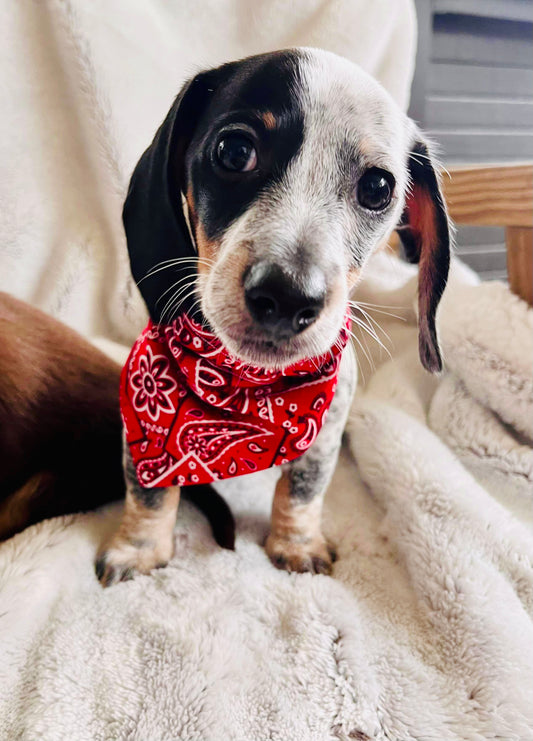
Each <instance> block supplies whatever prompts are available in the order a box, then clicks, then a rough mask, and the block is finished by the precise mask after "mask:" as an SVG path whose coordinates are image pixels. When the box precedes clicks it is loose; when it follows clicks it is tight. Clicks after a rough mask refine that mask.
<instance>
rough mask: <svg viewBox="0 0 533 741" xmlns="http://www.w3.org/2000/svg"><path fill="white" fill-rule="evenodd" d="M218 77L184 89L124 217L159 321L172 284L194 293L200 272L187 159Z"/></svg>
mask: <svg viewBox="0 0 533 741" xmlns="http://www.w3.org/2000/svg"><path fill="white" fill-rule="evenodd" d="M212 74H213V71H209V72H203V73H200V74H198V75H196V77H194V78H193V79H192V80H190V81H189V82H187V83H186V84H185V85H184V87H183V88H182V90H181V92H180V93H179V94H178V96H177V98H176V99H175V101H174V103H173V104H172V107H171V109H170V111H169V112H168V114H167V117H166V118H165V120H164V121H163V123H162V124H161V126H160V128H159V130H158V131H157V133H156V135H155V137H154V140H153V142H152V144H151V145H150V146H149V147H148V149H147V150H146V151H145V152H144V154H143V155H142V157H141V159H140V160H139V162H138V164H137V166H136V168H135V170H134V172H133V175H132V178H131V181H130V186H129V190H128V195H127V197H126V201H125V203H124V209H123V212H122V218H123V222H124V228H125V231H126V238H127V242H128V253H129V258H130V265H131V271H132V274H133V278H134V280H135V282H136V283H137V285H138V286H139V289H140V291H141V294H142V297H143V299H144V302H145V303H146V306H147V308H148V311H149V313H150V317H151V318H152V320H153V321H154V322H156V323H158V322H161V321H162V320H163V319H164V317H162V313H163V309H164V307H165V304H166V301H167V300H168V298H169V294H170V288H171V287H172V285H175V284H176V282H177V281H180V283H179V284H178V286H177V288H180V287H183V286H185V288H186V289H188V288H190V287H189V286H188V283H189V281H192V280H193V279H194V278H195V276H196V274H197V273H196V270H197V265H196V260H195V257H196V256H197V252H196V249H195V247H194V245H193V243H192V241H191V237H190V235H189V229H188V226H187V223H186V221H185V216H184V213H183V206H182V188H183V187H184V186H183V178H184V157H185V152H186V150H187V146H188V144H189V142H190V140H191V138H192V136H193V134H194V130H195V126H196V123H197V121H198V119H199V118H200V116H201V114H202V112H203V111H204V109H205V108H206V106H207V104H208V102H209V96H210V95H211V94H212V92H213V88H212V87H211V86H210V76H211V75H212ZM178 258H185V259H184V260H181V261H180V262H179V263H176V262H174V264H172V265H171V263H170V262H168V261H171V260H172V261H176V260H177V259H178ZM187 258H192V259H187ZM169 266H170V267H169ZM175 287H176V285H175ZM187 293H190V290H184V292H183V294H184V295H185V294H187ZM193 301H194V299H192V298H189V300H188V301H184V303H183V309H184V310H185V311H186V310H188V309H190V308H191V304H192V303H193Z"/></svg>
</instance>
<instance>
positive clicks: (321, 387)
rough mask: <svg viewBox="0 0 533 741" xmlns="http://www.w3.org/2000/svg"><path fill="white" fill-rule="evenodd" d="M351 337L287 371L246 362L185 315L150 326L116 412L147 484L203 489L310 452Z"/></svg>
mask: <svg viewBox="0 0 533 741" xmlns="http://www.w3.org/2000/svg"><path fill="white" fill-rule="evenodd" d="M347 341H348V332H347V331H346V329H345V328H343V329H342V331H341V333H340V335H339V340H338V342H337V343H336V344H335V345H334V346H333V347H332V348H331V350H330V351H329V352H328V353H326V354H325V355H323V356H321V357H318V358H313V359H311V360H302V361H300V362H299V363H296V364H294V365H292V366H290V367H289V368H286V369H285V370H283V371H270V370H265V369H263V368H258V367H255V366H252V365H245V364H243V363H242V362H240V361H238V360H235V359H234V358H232V357H231V356H230V355H229V353H228V352H227V351H226V350H225V349H224V347H223V346H222V345H221V343H220V340H218V339H217V338H216V337H215V335H213V334H211V333H210V332H207V331H206V330H205V329H203V328H202V327H201V326H200V325H199V324H197V323H196V322H194V321H193V320H192V319H190V318H189V317H188V316H187V315H186V314H182V315H181V316H180V317H178V319H176V320H175V321H174V322H173V323H172V324H170V325H162V324H160V325H156V324H154V323H153V322H151V321H150V322H149V323H148V326H147V327H146V329H145V330H144V332H143V333H142V334H141V336H140V337H139V338H138V340H137V342H136V343H135V345H134V346H133V349H132V351H131V353H130V355H129V358H128V360H127V362H126V365H125V366H124V369H123V371H122V378H121V384H120V406H121V412H122V419H123V422H124V429H125V433H126V440H127V442H128V445H129V448H130V452H131V456H132V459H133V464H134V466H135V469H136V473H137V478H138V480H139V483H140V484H141V486H143V487H145V488H150V487H153V486H157V487H159V486H175V485H179V486H183V485H187V484H206V483H210V482H211V481H214V480H216V479H226V478H231V477H233V476H240V475H241V474H244V473H251V472H252V471H261V470H263V469H265V468H270V466H277V465H280V464H281V463H288V462H289V461H291V460H293V459H294V458H298V456H300V455H302V453H305V451H306V450H307V449H308V448H309V446H310V445H311V444H312V443H313V442H314V440H315V438H316V436H317V435H318V433H319V431H320V428H321V427H322V424H323V422H324V420H325V418H326V414H327V412H328V409H329V406H330V404H331V400H332V399H333V394H334V393H335V388H336V386H337V375H338V372H339V365H340V360H341V355H342V350H343V349H344V347H345V345H346V343H347Z"/></svg>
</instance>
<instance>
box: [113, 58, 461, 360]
mask: <svg viewBox="0 0 533 741" xmlns="http://www.w3.org/2000/svg"><path fill="white" fill-rule="evenodd" d="M124 223H125V228H126V234H127V239H128V249H129V253H130V261H131V265H132V272H133V276H134V278H135V280H136V281H137V282H138V284H139V286H140V289H141V292H142V294H143V297H144V299H145V302H146V304H147V306H148V310H149V312H150V315H151V317H152V319H153V320H154V321H156V322H164V321H168V320H169V319H170V318H172V316H173V315H175V314H177V313H179V312H181V311H188V312H196V313H197V314H199V315H200V317H201V318H202V319H203V320H205V321H207V323H208V324H209V325H210V327H211V329H212V330H213V332H214V333H215V334H216V335H217V336H218V337H219V338H220V340H221V341H222V343H223V344H224V345H225V347H226V348H227V349H228V350H229V352H230V353H232V354H233V355H235V356H236V357H238V358H240V359H241V360H243V361H245V362H249V363H254V364H256V365H261V366H263V367H277V368H280V367H284V366H287V365H290V364H292V363H294V362H296V361H297V360H300V359H302V358H304V357H313V356H316V355H319V354H322V353H324V352H326V351H327V350H328V349H329V348H330V347H331V346H332V344H333V343H334V342H335V340H336V338H337V336H338V333H339V330H340V328H341V325H342V323H343V320H344V316H345V313H346V307H347V302H348V294H349V291H350V290H351V288H352V287H353V285H354V284H355V283H356V282H357V280H358V277H359V275H360V272H361V269H362V267H363V265H364V263H365V261H366V260H367V258H368V256H369V255H370V254H371V253H372V251H373V249H374V248H375V247H376V246H377V245H378V244H379V243H380V241H381V240H382V239H383V238H384V237H385V236H386V235H387V234H388V233H389V232H390V231H391V230H392V229H393V228H395V227H396V226H397V225H400V227H401V235H402V238H403V239H404V241H405V243H406V245H407V247H408V251H409V253H410V256H411V257H412V258H413V259H417V260H419V261H420V286H419V308H420V321H419V326H420V354H421V359H422V362H423V364H424V366H425V367H426V368H428V369H429V370H431V371H436V370H439V369H440V368H441V359H440V353H439V349H438V344H437V338H436V332H435V311H436V307H437V304H438V302H439V299H440V296H441V293H442V291H443V289H444V286H445V283H446V278H447V273H448V262H449V236H448V231H449V230H448V223H447V218H446V210H445V206H444V203H443V200H442V197H441V195H440V191H439V185H438V177H437V175H436V173H435V170H434V166H433V164H432V160H431V156H430V154H429V152H428V149H427V146H426V144H424V142H423V140H422V138H421V136H420V134H419V132H418V131H417V129H416V127H415V125H414V124H413V123H412V121H410V120H409V119H408V118H407V117H406V116H405V115H404V114H403V113H402V111H400V109H399V108H398V107H397V106H396V104H395V103H394V102H393V100H392V99H391V98H390V96H389V95H388V94H387V93H386V92H385V91H384V90H383V88H381V86H380V85H379V84H378V83H377V82H376V81H375V80H373V79H372V78H371V77H370V76H369V75H367V74H366V73H365V72H363V71H362V70H361V69H360V68H358V67H357V66H355V65H353V64H351V63H350V62H348V61H346V60H344V59H341V58H340V57H337V56H335V55H334V54H331V53H328V52H323V51H318V50H313V49H293V50H288V51H282V52H275V53H272V54H265V55H260V56H256V57H251V58H249V59H245V60H243V61H239V62H233V63H230V64H225V65H223V66H222V67H219V68H217V69H214V70H209V71H207V72H202V73H200V74H198V75H197V76H196V77H194V78H193V79H192V80H191V81H189V82H188V83H187V84H186V85H185V86H184V88H183V89H182V91H181V92H180V94H179V95H178V97H177V98H176V100H175V102H174V104H173V106H172V108H171V110H170V112H169V114H168V116H167V118H166V119H165V121H164V123H163V124H162V126H161V128H160V129H159V131H158V132H157V134H156V136H155V139H154V141H153V143H152V145H151V146H150V147H149V148H148V150H147V151H146V152H145V153H144V155H143V156H142V158H141V160H140V162H139V164H138V165H137V168H136V169H135V172H134V174H133V177H132V180H131V184H130V189H129V193H128V197H127V200H126V204H125V207H124Z"/></svg>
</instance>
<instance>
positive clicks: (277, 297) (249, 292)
mask: <svg viewBox="0 0 533 741" xmlns="http://www.w3.org/2000/svg"><path fill="white" fill-rule="evenodd" d="M307 283H308V286H307V287H306V289H305V290H302V288H301V287H298V286H296V284H295V282H294V281H293V280H292V279H291V278H290V276H288V275H287V274H286V273H284V272H283V270H282V269H281V268H280V267H279V266H278V265H276V264H275V263H269V262H266V261H261V262H258V263H255V265H252V267H251V268H250V269H249V270H248V271H247V273H246V275H245V278H244V295H245V300H246V306H247V307H248V311H249V312H250V314H251V315H252V317H253V319H255V321H256V322H257V323H258V324H260V325H261V326H262V327H264V328H265V329H268V330H269V331H270V332H271V333H272V334H273V336H274V337H275V338H276V339H289V338H290V337H292V336H293V335H295V334H298V333H299V332H303V330H304V329H307V327H309V326H310V325H311V324H313V322H314V321H315V320H316V319H317V318H318V315H319V314H320V312H321V310H322V308H323V307H324V300H325V296H326V280H325V277H324V275H323V274H322V272H320V271H319V270H318V268H315V269H314V271H313V274H312V280H311V279H309V280H308V281H307ZM302 284H303V285H304V286H305V281H302Z"/></svg>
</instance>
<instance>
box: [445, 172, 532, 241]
mask: <svg viewBox="0 0 533 741" xmlns="http://www.w3.org/2000/svg"><path fill="white" fill-rule="evenodd" d="M442 187H443V190H444V197H445V198H446V203H447V204H448V210H449V212H450V216H451V217H452V219H453V221H455V223H456V224H470V225H472V226H523V227H533V164H529V163H527V164H517V165H481V166H479V167H475V166H469V167H452V168H450V177H448V176H447V175H446V174H444V177H443V179H442Z"/></svg>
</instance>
